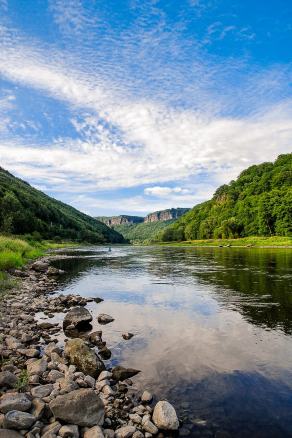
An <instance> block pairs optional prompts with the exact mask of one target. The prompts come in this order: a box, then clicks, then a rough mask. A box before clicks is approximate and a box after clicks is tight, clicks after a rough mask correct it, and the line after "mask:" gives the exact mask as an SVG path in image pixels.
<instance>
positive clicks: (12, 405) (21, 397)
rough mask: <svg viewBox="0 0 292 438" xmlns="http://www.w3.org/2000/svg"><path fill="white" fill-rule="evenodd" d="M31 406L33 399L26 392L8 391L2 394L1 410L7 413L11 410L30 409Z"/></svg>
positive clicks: (0, 400)
mask: <svg viewBox="0 0 292 438" xmlns="http://www.w3.org/2000/svg"><path fill="white" fill-rule="evenodd" d="M30 407H31V401H30V400H29V399H28V398H27V396H26V395H25V394H18V393H17V392H8V393H6V394H4V395H2V397H1V399H0V411H1V412H2V413H3V414H6V413H7V412H9V411H22V412H24V411H28V410H29V408H30Z"/></svg>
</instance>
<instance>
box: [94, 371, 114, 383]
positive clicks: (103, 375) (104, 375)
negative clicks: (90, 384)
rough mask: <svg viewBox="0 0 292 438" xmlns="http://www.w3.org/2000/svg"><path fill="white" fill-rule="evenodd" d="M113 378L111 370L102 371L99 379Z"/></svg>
mask: <svg viewBox="0 0 292 438" xmlns="http://www.w3.org/2000/svg"><path fill="white" fill-rule="evenodd" d="M111 378H112V373H111V372H109V371H102V372H101V373H100V375H99V376H98V379H97V380H98V381H99V382H100V381H101V380H106V379H111Z"/></svg>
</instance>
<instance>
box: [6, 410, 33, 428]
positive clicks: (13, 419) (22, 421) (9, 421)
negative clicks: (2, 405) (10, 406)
mask: <svg viewBox="0 0 292 438" xmlns="http://www.w3.org/2000/svg"><path fill="white" fill-rule="evenodd" d="M35 422H36V418H35V417H34V416H33V415H31V414H29V413H28V412H21V411H9V412H7V414H6V415H5V418H4V428H7V429H17V430H21V429H29V428H30V427H31V426H32V425H33V423H35Z"/></svg>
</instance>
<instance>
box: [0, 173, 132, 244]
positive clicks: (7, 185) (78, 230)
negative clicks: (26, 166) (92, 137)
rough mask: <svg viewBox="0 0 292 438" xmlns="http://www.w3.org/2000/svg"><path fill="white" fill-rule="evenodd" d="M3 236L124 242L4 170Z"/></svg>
mask: <svg viewBox="0 0 292 438" xmlns="http://www.w3.org/2000/svg"><path fill="white" fill-rule="evenodd" d="M0 233H5V234H14V235H26V237H30V236H31V237H32V238H33V239H34V240H41V239H53V240H55V241H61V240H74V241H80V242H89V243H105V242H112V243H118V242H123V240H124V239H123V237H122V236H121V235H120V234H119V233H117V232H116V231H115V230H112V229H110V228H108V227H107V226H106V225H105V224H103V223H101V222H99V221H97V220H96V219H94V218H92V217H90V216H87V215H86V214H84V213H81V212H80V211H78V210H76V209H75V208H73V207H71V206H69V205H66V204H64V203H63V202H60V201H57V200H55V199H53V198H51V197H50V196H47V195H45V194H44V193H42V192H41V191H39V190H36V189H35V188H33V187H31V186H30V185H29V184H28V183H26V182H25V181H23V180H21V179H19V178H16V177H15V176H13V175H11V174H10V173H9V172H7V171H6V170H4V169H2V168H0Z"/></svg>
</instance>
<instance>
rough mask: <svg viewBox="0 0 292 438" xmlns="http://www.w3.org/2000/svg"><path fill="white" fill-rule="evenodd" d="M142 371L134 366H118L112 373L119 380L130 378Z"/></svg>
mask: <svg viewBox="0 0 292 438" xmlns="http://www.w3.org/2000/svg"><path fill="white" fill-rule="evenodd" d="M140 372H141V371H139V370H135V369H134V368H124V367H121V366H117V367H115V368H113V370H112V375H113V379H114V380H116V381H117V382H119V381H123V380H126V379H130V378H131V377H134V376H136V374H138V373H140Z"/></svg>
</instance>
